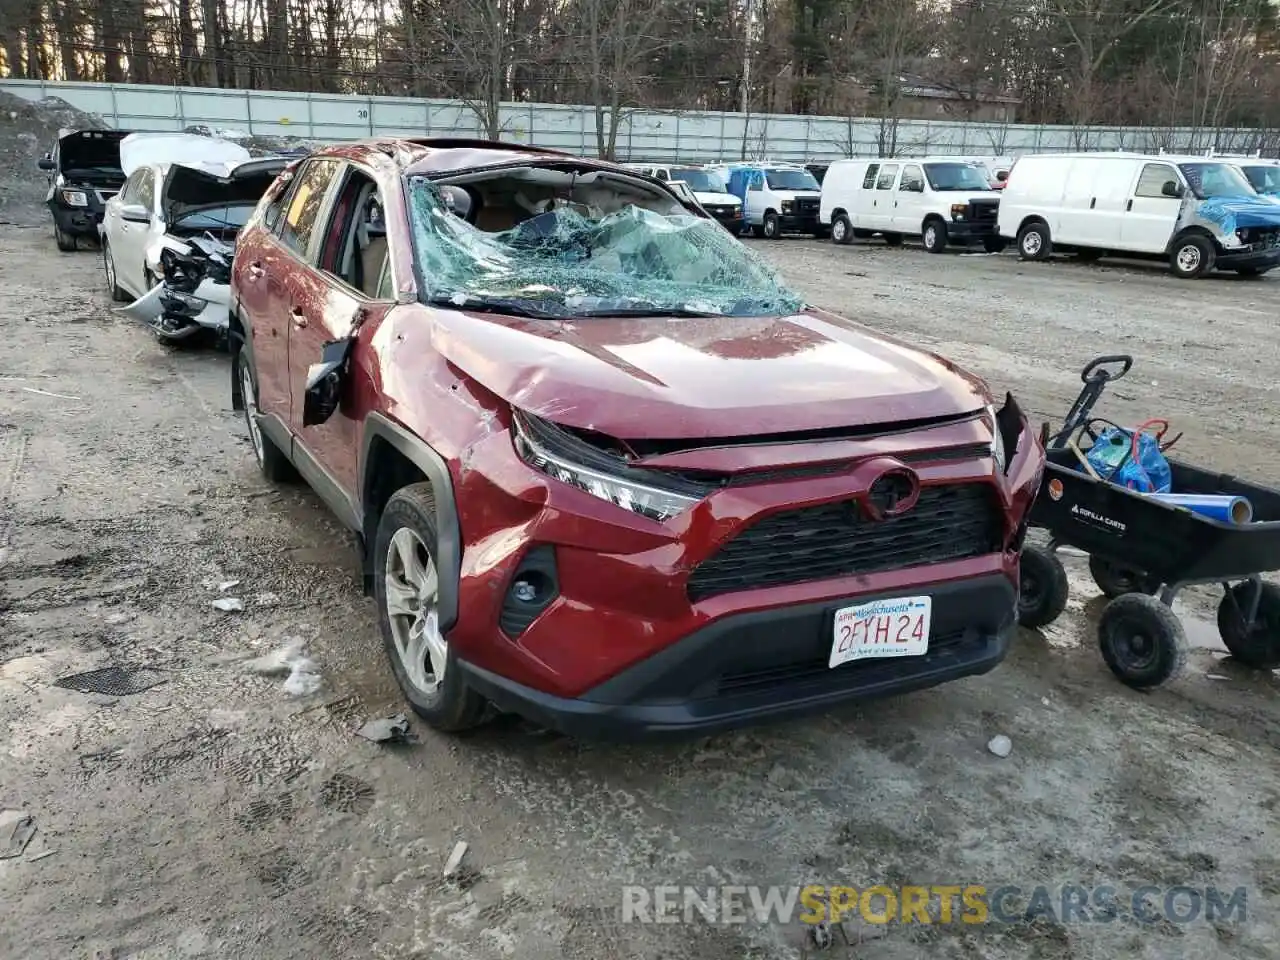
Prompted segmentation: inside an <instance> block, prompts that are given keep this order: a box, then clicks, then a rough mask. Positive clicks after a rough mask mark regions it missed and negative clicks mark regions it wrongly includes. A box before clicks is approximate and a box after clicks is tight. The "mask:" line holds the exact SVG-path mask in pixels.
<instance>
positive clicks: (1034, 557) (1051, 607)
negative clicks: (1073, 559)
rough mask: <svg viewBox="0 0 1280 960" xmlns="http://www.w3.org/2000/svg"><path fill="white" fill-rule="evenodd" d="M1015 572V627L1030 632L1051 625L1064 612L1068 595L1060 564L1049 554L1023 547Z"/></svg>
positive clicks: (1035, 547) (1030, 545) (1042, 549)
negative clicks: (1016, 575)
mask: <svg viewBox="0 0 1280 960" xmlns="http://www.w3.org/2000/svg"><path fill="white" fill-rule="evenodd" d="M1019 568H1020V573H1019V577H1018V579H1019V581H1020V588H1019V591H1018V623H1020V624H1022V626H1024V627H1029V628H1032V629H1034V628H1036V627H1043V626H1045V625H1047V624H1050V623H1053V621H1055V620H1057V619H1058V617H1060V616H1061V615H1062V611H1063V610H1065V609H1066V608H1067V597H1068V596H1069V595H1070V592H1071V587H1070V586H1069V585H1068V583H1067V571H1066V568H1065V567H1063V565H1062V561H1061V560H1059V559H1058V557H1057V555H1056V554H1054V552H1053V551H1052V550H1049V549H1048V548H1046V547H1042V546H1039V545H1038V544H1034V543H1026V544H1023V546H1022V562H1021V563H1020V564H1019Z"/></svg>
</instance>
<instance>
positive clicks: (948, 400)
mask: <svg viewBox="0 0 1280 960" xmlns="http://www.w3.org/2000/svg"><path fill="white" fill-rule="evenodd" d="M433 312H434V314H435V324H434V330H435V337H436V341H437V346H438V348H439V349H440V350H441V351H442V352H443V353H444V355H445V356H446V357H448V359H449V360H450V361H452V362H453V363H455V364H457V366H459V367H460V368H462V369H463V370H465V371H466V372H467V373H468V374H469V375H470V376H471V377H473V378H474V379H475V380H477V381H478V382H479V383H480V384H482V385H483V386H484V387H486V388H487V389H489V390H491V391H492V392H494V393H496V394H497V395H499V396H500V397H502V398H504V399H505V400H507V401H508V402H509V403H511V404H512V405H513V406H515V407H517V408H519V409H522V410H526V411H528V412H530V413H533V414H535V415H537V416H541V417H545V418H546V419H548V420H552V421H554V422H556V423H560V424H562V425H564V426H569V427H577V428H581V429H586V430H596V431H600V432H602V433H606V434H609V435H611V436H615V437H619V438H623V439H636V440H639V439H673V440H674V439H686V438H691V437H734V436H746V435H752V434H755V435H759V434H769V433H790V432H799V431H811V430H822V429H831V428H838V427H862V426H872V425H876V424H885V425H886V426H889V425H895V424H902V423H904V422H910V421H919V420H930V419H934V418H945V417H951V416H957V415H961V414H965V413H970V412H973V411H976V410H980V409H982V408H983V407H984V406H985V405H986V404H987V403H988V402H989V401H990V397H989V394H988V392H987V390H986V387H985V386H984V385H983V384H982V382H981V381H979V380H977V379H976V378H974V377H972V376H970V375H969V374H966V373H964V372H963V371H960V370H959V369H957V368H956V367H955V366H954V365H952V364H951V363H949V362H948V361H946V360H943V359H942V358H940V357H937V356H934V355H932V354H928V353H925V352H923V351H920V350H917V349H914V348H912V347H910V346H908V345H906V344H903V343H899V342H896V341H892V340H889V339H885V338H882V337H880V336H878V335H876V334H874V333H873V332H872V331H870V330H868V329H866V328H864V327H861V326H860V325H858V324H855V323H853V322H851V321H849V320H846V319H844V318H842V317H838V316H835V315H833V314H830V313H826V312H824V311H819V310H814V309H809V310H805V311H803V312H800V313H796V314H793V315H790V316H783V317H764V318H757V317H752V318H738V317H714V318H688V319H684V318H664V317H645V318H630V317H628V318H595V317H593V318H589V319H583V320H580V321H569V322H555V321H543V320H526V319H521V318H516V317H505V316H500V315H494V314H469V313H466V312H463V311H458V310H447V309H440V310H436V311H433Z"/></svg>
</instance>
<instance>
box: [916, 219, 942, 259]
mask: <svg viewBox="0 0 1280 960" xmlns="http://www.w3.org/2000/svg"><path fill="white" fill-rule="evenodd" d="M921 238H922V239H923V241H924V248H925V249H926V250H928V251H929V252H930V253H941V252H942V251H943V250H945V249H946V248H947V225H946V224H945V223H943V222H942V221H941V220H930V221H929V222H928V223H926V224H925V225H924V233H923V234H921Z"/></svg>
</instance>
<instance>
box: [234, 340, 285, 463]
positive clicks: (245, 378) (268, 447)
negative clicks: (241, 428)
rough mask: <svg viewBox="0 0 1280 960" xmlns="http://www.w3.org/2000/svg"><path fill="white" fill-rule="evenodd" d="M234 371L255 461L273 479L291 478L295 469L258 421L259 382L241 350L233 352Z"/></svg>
mask: <svg viewBox="0 0 1280 960" xmlns="http://www.w3.org/2000/svg"><path fill="white" fill-rule="evenodd" d="M236 375H237V376H238V377H239V378H240V401H241V405H242V406H243V407H244V423H245V427H246V428H247V429H248V431H249V445H250V446H251V447H252V448H253V456H254V459H255V460H257V461H258V469H259V470H261V471H262V475H263V476H264V477H266V478H267V479H268V480H270V481H271V482H272V483H286V482H288V481H290V480H293V479H294V478H295V477H297V475H298V472H297V470H295V469H294V466H293V464H292V463H290V462H289V458H288V457H286V456H285V455H284V451H283V450H281V449H280V448H279V447H277V446H276V445H275V443H274V442H273V441H272V440H271V438H270V437H268V436H267V435H266V433H264V432H263V430H262V427H261V425H259V423H258V421H257V415H258V383H257V378H256V377H255V376H254V373H253V368H252V367H250V366H249V361H248V360H247V359H246V357H245V352H244V351H243V350H241V351H240V352H239V353H237V354H236Z"/></svg>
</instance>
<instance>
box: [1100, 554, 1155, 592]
mask: <svg viewBox="0 0 1280 960" xmlns="http://www.w3.org/2000/svg"><path fill="white" fill-rule="evenodd" d="M1089 573H1091V574H1092V575H1093V582H1094V583H1096V584H1097V585H1098V589H1099V590H1101V591H1102V593H1103V595H1104V596H1105V597H1106V598H1107V599H1108V600H1114V599H1115V598H1116V597H1120V596H1123V595H1124V594H1126V593H1146V594H1152V593H1155V592H1156V591H1157V590H1159V589H1160V582H1159V581H1158V580H1156V579H1154V578H1153V577H1149V576H1147V575H1146V574H1145V573H1143V572H1142V571H1141V570H1134V569H1133V568H1132V567H1124V566H1121V565H1120V564H1118V563H1112V562H1111V561H1110V560H1104V559H1102V557H1094V556H1090V557H1089Z"/></svg>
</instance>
